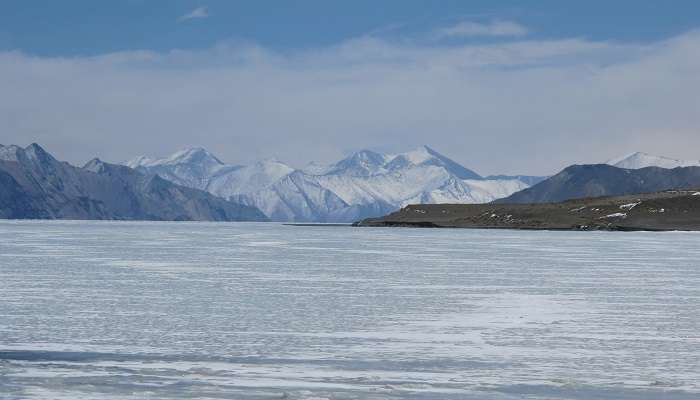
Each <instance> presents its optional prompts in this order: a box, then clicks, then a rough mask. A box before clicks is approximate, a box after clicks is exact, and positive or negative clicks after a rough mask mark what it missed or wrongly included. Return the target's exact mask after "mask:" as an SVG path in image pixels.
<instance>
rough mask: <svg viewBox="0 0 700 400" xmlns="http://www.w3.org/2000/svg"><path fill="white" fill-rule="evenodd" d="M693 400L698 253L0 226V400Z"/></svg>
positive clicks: (581, 237)
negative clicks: (196, 399)
mask: <svg viewBox="0 0 700 400" xmlns="http://www.w3.org/2000/svg"><path fill="white" fill-rule="evenodd" d="M193 397H196V398H211V399H219V398H226V399H249V398H250V399H258V398H259V399H268V398H269V399H281V398H284V399H399V398H407V399H465V398H467V399H581V400H584V399H586V400H587V399H594V398H595V399H599V398H610V399H698V398H700V234H696V233H603V232H516V231H496V230H435V229H401V228H396V229H379V228H350V227H293V226H283V225H279V224H272V223H268V224H251V223H237V224H225V223H216V224H213V223H148V222H133V223H132V222H38V221H26V222H17V221H14V222H13V221H5V222H0V398H2V399H15V398H16V399H26V398H30V399H47V398H51V399H104V398H109V399H144V398H153V399H167V398H193Z"/></svg>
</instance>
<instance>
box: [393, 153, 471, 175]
mask: <svg viewBox="0 0 700 400" xmlns="http://www.w3.org/2000/svg"><path fill="white" fill-rule="evenodd" d="M416 165H433V166H437V167H443V168H445V169H446V170H447V171H448V172H449V173H450V174H452V175H454V176H456V177H458V178H460V179H483V178H482V177H481V176H480V175H479V174H477V173H476V172H474V171H472V170H470V169H468V168H465V167H464V166H462V165H461V164H459V163H457V162H456V161H453V160H452V159H450V158H448V157H447V156H444V155H442V154H440V153H438V152H437V151H435V150H433V149H432V148H430V147H428V146H425V145H423V146H421V147H419V148H417V149H415V150H411V151H407V152H405V153H399V154H396V155H395V156H393V157H392V159H391V162H390V163H389V165H388V166H387V168H388V169H389V170H395V169H398V168H405V167H407V166H416Z"/></svg>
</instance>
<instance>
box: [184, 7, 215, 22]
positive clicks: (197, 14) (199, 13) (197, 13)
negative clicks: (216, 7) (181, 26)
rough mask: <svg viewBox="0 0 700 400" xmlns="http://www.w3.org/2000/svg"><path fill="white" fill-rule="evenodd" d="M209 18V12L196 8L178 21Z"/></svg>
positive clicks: (202, 8) (203, 8)
mask: <svg viewBox="0 0 700 400" xmlns="http://www.w3.org/2000/svg"><path fill="white" fill-rule="evenodd" d="M207 17H209V10H207V8H206V7H197V8H195V9H194V10H192V11H190V12H189V13H187V14H185V15H183V16H181V17H180V18H178V21H187V20H190V19H198V18H207Z"/></svg>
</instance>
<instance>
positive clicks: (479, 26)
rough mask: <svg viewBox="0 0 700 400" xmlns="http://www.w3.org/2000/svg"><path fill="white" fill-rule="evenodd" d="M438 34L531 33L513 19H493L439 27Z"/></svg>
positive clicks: (516, 34) (450, 35) (510, 34)
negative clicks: (485, 21) (484, 21)
mask: <svg viewBox="0 0 700 400" xmlns="http://www.w3.org/2000/svg"><path fill="white" fill-rule="evenodd" d="M436 33H437V36H439V37H442V38H446V37H447V38H449V37H469V36H525V35H527V34H528V33H529V30H528V29H527V27H525V26H523V25H521V24H519V23H517V22H513V21H500V20H497V21H491V22H489V23H479V22H469V21H464V22H460V23H458V24H456V25H453V26H450V27H447V28H442V29H439V30H438V31H437V32H436Z"/></svg>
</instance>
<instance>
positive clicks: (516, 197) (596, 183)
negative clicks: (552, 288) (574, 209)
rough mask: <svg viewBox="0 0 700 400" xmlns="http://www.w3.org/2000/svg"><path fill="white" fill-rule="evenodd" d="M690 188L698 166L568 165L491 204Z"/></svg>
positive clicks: (697, 182)
mask: <svg viewBox="0 0 700 400" xmlns="http://www.w3.org/2000/svg"><path fill="white" fill-rule="evenodd" d="M694 187H700V167H681V168H673V169H665V168H659V167H647V168H641V169H624V168H617V167H613V166H611V165H607V164H594V165H572V166H570V167H567V168H566V169H564V170H563V171H561V172H560V173H558V174H556V175H554V176H552V177H551V178H548V179H546V180H544V181H542V182H540V183H538V184H536V185H534V186H532V187H529V188H527V189H525V190H521V191H520V192H517V193H514V194H512V195H510V196H508V197H505V198H503V199H499V200H496V201H494V203H500V204H508V203H512V204H516V203H554V202H560V201H565V200H569V199H579V198H588V197H601V196H623V195H630V194H636V193H651V192H660V191H664V190H669V189H684V188H694Z"/></svg>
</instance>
